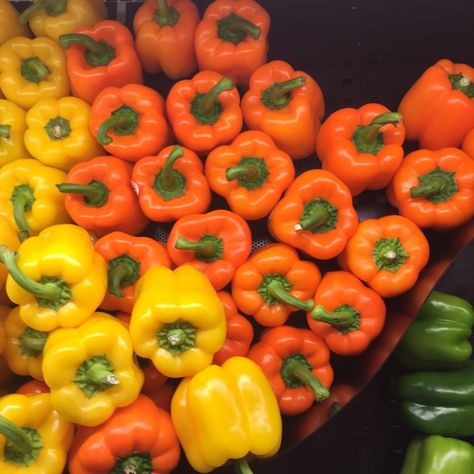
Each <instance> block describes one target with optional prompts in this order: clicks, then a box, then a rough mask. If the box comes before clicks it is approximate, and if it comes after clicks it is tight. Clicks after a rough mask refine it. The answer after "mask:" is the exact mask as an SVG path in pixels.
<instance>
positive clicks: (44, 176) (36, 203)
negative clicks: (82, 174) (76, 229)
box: [0, 159, 71, 241]
mask: <svg viewBox="0 0 474 474" xmlns="http://www.w3.org/2000/svg"><path fill="white" fill-rule="evenodd" d="M65 178H66V173H65V172H64V171H61V170H58V169H56V168H51V167H49V166H46V165H43V163H41V162H39V161H37V160H33V159H26V160H17V161H14V162H13V163H9V164H8V165H5V166H4V167H3V168H1V169H0V183H2V186H1V187H0V216H2V217H5V218H6V219H8V221H9V222H10V224H11V225H12V226H15V228H16V229H18V232H19V234H18V236H19V238H20V241H23V240H25V239H26V238H27V237H29V236H31V235H33V234H37V233H38V232H40V231H41V230H43V229H45V228H46V227H49V226H51V225H54V224H61V223H66V222H71V218H70V217H69V214H68V213H67V211H66V208H65V207H64V195H63V194H62V193H60V192H59V190H58V188H57V187H56V185H57V184H60V183H62V182H64V179H65Z"/></svg>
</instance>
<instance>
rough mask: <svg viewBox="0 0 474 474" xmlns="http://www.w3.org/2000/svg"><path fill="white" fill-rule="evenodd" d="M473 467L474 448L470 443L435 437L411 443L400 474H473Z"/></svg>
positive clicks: (427, 437)
mask: <svg viewBox="0 0 474 474" xmlns="http://www.w3.org/2000/svg"><path fill="white" fill-rule="evenodd" d="M473 465H474V448H473V446H472V445H471V444H470V443H467V442H466V441H462V440H460V439H454V438H447V437H444V436H437V435H433V436H426V437H425V438H421V437H418V438H416V439H414V440H413V441H411V443H410V444H409V445H408V448H407V450H406V452H405V459H404V462H403V466H402V470H401V471H400V474H445V473H448V472H452V473H454V472H455V473H456V474H471V473H472V466H473Z"/></svg>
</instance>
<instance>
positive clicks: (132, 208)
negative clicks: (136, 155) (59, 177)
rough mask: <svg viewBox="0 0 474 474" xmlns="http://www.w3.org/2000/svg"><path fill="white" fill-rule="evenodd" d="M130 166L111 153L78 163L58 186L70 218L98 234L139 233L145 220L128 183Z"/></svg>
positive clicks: (146, 221)
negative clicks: (114, 232)
mask: <svg viewBox="0 0 474 474" xmlns="http://www.w3.org/2000/svg"><path fill="white" fill-rule="evenodd" d="M131 176H132V166H131V164H130V163H127V162H126V161H123V160H121V159H120V158H117V157H115V156H98V157H96V158H93V159H92V160H89V161H85V162H83V163H78V164H77V165H75V166H74V167H73V168H72V169H71V170H70V171H69V173H68V175H67V178H66V179H65V180H63V183H61V184H59V185H58V189H59V191H60V192H61V193H64V195H65V196H64V205H65V207H66V210H67V212H68V213H69V215H70V216H71V218H72V220H73V221H74V222H75V223H76V224H78V225H80V226H81V227H84V228H85V229H87V230H89V231H90V232H92V233H94V234H95V235H97V236H99V237H100V236H102V235H105V234H108V233H110V232H113V231H122V232H127V233H129V234H138V233H140V232H141V231H142V230H143V229H144V228H145V227H146V226H147V224H148V219H147V218H146V217H145V215H144V214H143V212H142V211H141V209H140V205H139V202H138V198H137V195H136V193H135V190H134V188H133V187H132V183H131Z"/></svg>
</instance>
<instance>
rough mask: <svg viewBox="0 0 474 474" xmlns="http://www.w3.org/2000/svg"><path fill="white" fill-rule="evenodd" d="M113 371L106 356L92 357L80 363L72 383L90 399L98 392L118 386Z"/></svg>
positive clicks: (117, 380)
mask: <svg viewBox="0 0 474 474" xmlns="http://www.w3.org/2000/svg"><path fill="white" fill-rule="evenodd" d="M113 370H114V368H113V367H112V365H111V363H110V362H109V359H108V358H107V357H106V356H93V357H90V358H89V359H86V360H84V362H82V364H81V365H80V366H79V368H78V369H77V372H76V375H75V377H74V379H73V382H74V383H76V384H77V385H78V387H79V388H80V389H81V390H82V391H83V392H84V393H85V395H86V396H87V397H88V398H90V397H92V396H94V395H95V394H96V393H98V392H103V391H104V390H107V389H108V388H110V387H114V386H115V385H119V384H120V380H119V378H118V377H117V376H116V375H115V374H114V372H113Z"/></svg>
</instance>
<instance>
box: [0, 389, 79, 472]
mask: <svg viewBox="0 0 474 474" xmlns="http://www.w3.org/2000/svg"><path fill="white" fill-rule="evenodd" d="M73 435H74V425H73V424H72V423H70V422H69V421H66V420H65V419H64V417H62V416H61V415H60V414H59V413H58V412H57V411H55V410H54V409H53V408H52V405H51V397H50V395H49V393H41V394H39V395H20V394H13V395H6V396H4V397H2V398H0V472H1V473H2V474H61V473H62V472H63V470H64V467H65V466H66V461H67V452H68V450H69V448H70V446H71V444H72V439H73Z"/></svg>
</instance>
